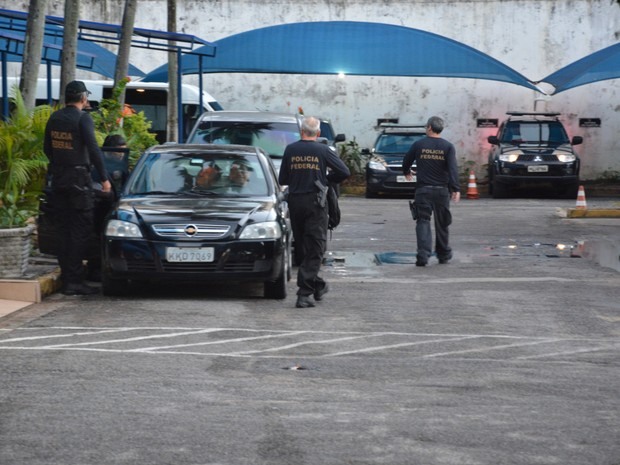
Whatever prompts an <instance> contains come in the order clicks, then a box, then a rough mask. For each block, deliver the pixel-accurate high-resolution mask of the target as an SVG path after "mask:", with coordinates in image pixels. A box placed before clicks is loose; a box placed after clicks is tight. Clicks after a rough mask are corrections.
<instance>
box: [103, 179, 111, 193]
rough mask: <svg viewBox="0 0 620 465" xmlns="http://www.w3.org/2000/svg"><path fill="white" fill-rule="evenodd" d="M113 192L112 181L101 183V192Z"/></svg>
mask: <svg viewBox="0 0 620 465" xmlns="http://www.w3.org/2000/svg"><path fill="white" fill-rule="evenodd" d="M111 191H112V184H110V181H103V182H102V183H101V192H111Z"/></svg>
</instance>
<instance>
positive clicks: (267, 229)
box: [239, 221, 282, 240]
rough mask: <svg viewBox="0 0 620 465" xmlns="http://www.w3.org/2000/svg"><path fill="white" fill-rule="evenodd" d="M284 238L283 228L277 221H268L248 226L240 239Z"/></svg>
mask: <svg viewBox="0 0 620 465" xmlns="http://www.w3.org/2000/svg"><path fill="white" fill-rule="evenodd" d="M280 237H282V228H280V225H279V224H278V223H277V222H276V221H267V222H265V223H253V224H248V225H247V226H246V227H245V228H243V231H241V234H240V235H239V239H241V240H247V239H279V238H280Z"/></svg>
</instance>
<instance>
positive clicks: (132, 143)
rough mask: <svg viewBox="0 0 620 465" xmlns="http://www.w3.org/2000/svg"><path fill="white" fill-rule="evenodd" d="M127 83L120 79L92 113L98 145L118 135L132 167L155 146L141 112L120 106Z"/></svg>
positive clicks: (148, 124)
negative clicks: (107, 96)
mask: <svg viewBox="0 0 620 465" xmlns="http://www.w3.org/2000/svg"><path fill="white" fill-rule="evenodd" d="M127 83H129V78H125V79H122V80H121V81H120V82H119V83H118V84H117V85H116V86H115V87H114V89H112V96H111V97H110V98H107V99H102V100H101V102H100V103H99V108H98V110H97V111H96V112H93V113H92V117H93V121H94V123H95V131H96V132H97V140H98V142H99V144H100V145H101V144H103V141H104V139H105V138H106V136H108V135H111V134H120V135H122V136H123V137H124V138H125V140H126V141H127V147H129V150H130V153H129V165H130V166H131V167H133V166H134V165H135V163H136V161H137V160H138V158H139V157H140V155H141V154H142V153H143V152H144V151H145V150H146V149H147V148H149V147H151V146H152V145H156V144H157V139H156V138H155V134H153V133H152V132H149V129H151V122H150V121H149V120H148V119H147V118H146V116H145V114H144V112H143V111H141V112H137V113H136V112H135V111H133V110H132V109H131V108H129V107H128V106H127V105H125V106H122V105H121V104H120V95H121V93H122V92H123V90H124V89H125V87H126V86H127Z"/></svg>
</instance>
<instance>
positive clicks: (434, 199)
mask: <svg viewBox="0 0 620 465" xmlns="http://www.w3.org/2000/svg"><path fill="white" fill-rule="evenodd" d="M415 205H416V210H417V217H418V219H417V220H416V227H415V232H416V238H417V242H418V255H417V260H418V261H419V262H423V263H426V262H427V261H428V259H429V257H430V256H431V254H432V252H433V235H432V232H431V216H433V217H434V220H435V250H436V252H437V258H439V259H440V260H444V259H447V260H449V259H450V258H451V257H452V249H451V248H450V245H449V231H448V227H449V226H450V224H451V223H452V214H451V213H450V192H449V191H448V188H447V187H434V186H424V187H419V188H417V189H416V192H415Z"/></svg>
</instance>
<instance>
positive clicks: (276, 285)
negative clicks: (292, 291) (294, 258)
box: [264, 247, 291, 300]
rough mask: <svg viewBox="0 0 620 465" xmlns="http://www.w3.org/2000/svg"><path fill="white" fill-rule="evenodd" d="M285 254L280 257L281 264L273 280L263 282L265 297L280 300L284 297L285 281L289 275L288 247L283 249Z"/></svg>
mask: <svg viewBox="0 0 620 465" xmlns="http://www.w3.org/2000/svg"><path fill="white" fill-rule="evenodd" d="M285 250H286V252H285V255H284V257H282V265H281V266H280V273H278V278H277V279H276V280H275V281H265V284H264V296H265V298H266V299H276V300H282V299H286V290H287V289H286V287H287V286H286V283H287V282H288V276H289V268H290V267H289V263H290V260H291V258H290V250H289V249H288V247H287V248H286V249H285Z"/></svg>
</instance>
